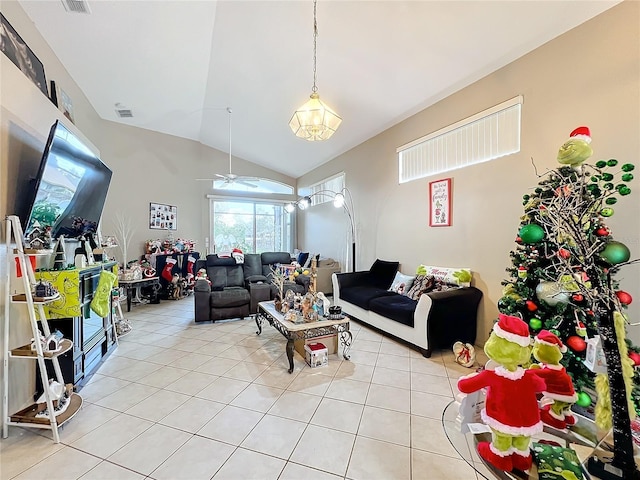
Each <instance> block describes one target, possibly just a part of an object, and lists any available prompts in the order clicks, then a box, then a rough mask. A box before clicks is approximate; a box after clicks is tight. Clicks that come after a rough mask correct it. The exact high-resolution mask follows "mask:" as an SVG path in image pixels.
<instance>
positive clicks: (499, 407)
mask: <svg viewBox="0 0 640 480" xmlns="http://www.w3.org/2000/svg"><path fill="white" fill-rule="evenodd" d="M484 351H485V353H486V354H487V356H488V357H489V358H490V359H491V360H493V361H494V362H496V363H498V364H499V366H497V367H496V368H495V370H483V371H481V372H480V373H472V374H471V375H467V376H464V377H462V378H460V380H458V389H459V390H460V391H461V392H463V393H472V392H475V391H477V390H480V389H481V388H486V389H487V398H486V402H485V408H484V409H483V410H482V412H481V417H482V420H483V421H484V423H486V424H487V425H488V426H489V427H490V428H491V442H480V443H478V453H479V454H480V456H481V457H482V458H484V459H485V460H486V461H487V462H489V463H490V464H492V465H493V466H494V467H496V468H498V469H500V470H504V471H507V472H508V471H511V470H513V469H514V468H516V469H518V470H522V471H524V470H527V469H529V467H531V462H532V457H531V452H530V450H529V447H530V443H531V436H532V435H535V434H537V433H540V432H541V431H542V427H543V425H542V422H541V421H540V411H539V409H538V401H537V398H536V394H537V393H541V392H543V391H544V390H545V383H544V380H542V379H541V378H540V377H538V376H537V375H536V373H535V371H533V370H525V369H524V368H522V365H524V364H526V363H528V362H529V360H530V358H531V338H530V337H529V327H528V325H527V324H526V323H524V322H523V321H522V320H521V319H520V318H518V317H513V316H510V315H505V314H500V317H499V320H498V322H497V323H495V324H494V326H493V331H492V332H491V335H490V337H489V340H487V343H486V344H485V347H484Z"/></svg>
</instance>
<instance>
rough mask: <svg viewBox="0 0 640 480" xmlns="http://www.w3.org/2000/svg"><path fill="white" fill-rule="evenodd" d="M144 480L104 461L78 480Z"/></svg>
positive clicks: (134, 473) (133, 473)
mask: <svg viewBox="0 0 640 480" xmlns="http://www.w3.org/2000/svg"><path fill="white" fill-rule="evenodd" d="M45 478H46V477H45ZM115 479H118V480H142V479H144V475H140V474H139V473H136V472H133V471H131V470H128V469H126V468H123V467H121V466H119V465H115V464H113V463H111V462H107V461H106V460H105V461H102V462H100V463H99V464H98V466H97V467H95V468H93V469H92V470H90V471H88V472H87V473H85V474H84V475H83V476H81V477H80V478H79V479H78V480H115Z"/></svg>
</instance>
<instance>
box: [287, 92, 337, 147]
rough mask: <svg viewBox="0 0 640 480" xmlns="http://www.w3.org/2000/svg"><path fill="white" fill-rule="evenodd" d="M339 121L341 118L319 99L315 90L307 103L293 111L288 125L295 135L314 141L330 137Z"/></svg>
mask: <svg viewBox="0 0 640 480" xmlns="http://www.w3.org/2000/svg"><path fill="white" fill-rule="evenodd" d="M340 123H342V118H340V116H339V115H338V114H337V113H336V112H334V111H333V110H331V108H329V107H328V106H327V104H326V103H324V102H323V101H322V100H320V95H318V93H317V92H313V93H312V94H311V98H310V99H309V100H308V101H307V103H305V104H304V105H302V106H301V107H300V108H299V109H298V110H296V111H295V112H294V114H293V116H292V117H291V121H290V122H289V127H291V130H292V131H293V133H295V134H296V137H300V138H304V139H305V140H308V141H310V142H315V141H318V140H327V139H328V138H330V137H331V135H333V134H334V133H335V131H336V130H337V129H338V127H339V126H340Z"/></svg>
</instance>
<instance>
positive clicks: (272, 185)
mask: <svg viewBox="0 0 640 480" xmlns="http://www.w3.org/2000/svg"><path fill="white" fill-rule="evenodd" d="M213 188H214V189H215V190H226V191H228V192H252V193H283V194H285V195H291V194H293V187H292V186H291V185H287V184H286V183H282V182H278V181H276V180H269V179H268V178H257V177H249V178H248V179H243V178H242V177H240V178H239V179H238V181H235V182H229V181H227V180H214V181H213Z"/></svg>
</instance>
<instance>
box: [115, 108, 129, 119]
mask: <svg viewBox="0 0 640 480" xmlns="http://www.w3.org/2000/svg"><path fill="white" fill-rule="evenodd" d="M116 113H117V114H118V116H119V117H120V118H132V117H133V112H132V111H131V110H130V109H128V108H123V109H122V110H116Z"/></svg>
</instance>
